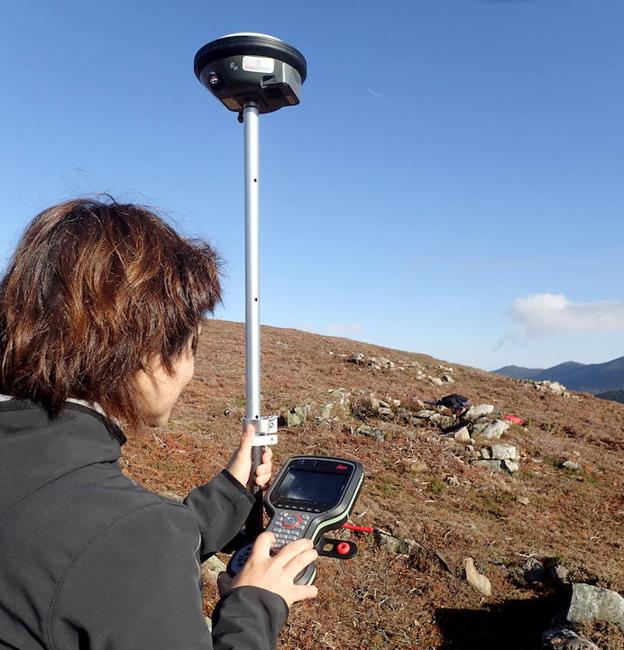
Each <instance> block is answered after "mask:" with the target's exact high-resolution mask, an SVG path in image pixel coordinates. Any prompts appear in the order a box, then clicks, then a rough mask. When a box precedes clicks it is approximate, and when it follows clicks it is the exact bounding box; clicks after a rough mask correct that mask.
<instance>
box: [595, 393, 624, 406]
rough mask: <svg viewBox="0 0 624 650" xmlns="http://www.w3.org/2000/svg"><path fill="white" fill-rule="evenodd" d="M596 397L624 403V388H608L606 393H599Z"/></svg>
mask: <svg viewBox="0 0 624 650" xmlns="http://www.w3.org/2000/svg"><path fill="white" fill-rule="evenodd" d="M596 397H600V399H608V400H611V401H612V402H620V403H621V404H624V390H608V391H607V392H606V393H597V394H596Z"/></svg>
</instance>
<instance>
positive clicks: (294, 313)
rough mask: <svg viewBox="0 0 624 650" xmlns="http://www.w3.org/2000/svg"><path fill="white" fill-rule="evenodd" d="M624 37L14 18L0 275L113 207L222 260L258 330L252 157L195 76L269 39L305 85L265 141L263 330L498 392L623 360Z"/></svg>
mask: <svg viewBox="0 0 624 650" xmlns="http://www.w3.org/2000/svg"><path fill="white" fill-rule="evenodd" d="M623 24H624V4H623V3H622V2H621V0H600V2H588V1H587V0H515V1H514V0H507V1H503V0H498V1H497V0H445V1H444V2H441V1H440V0H414V1H413V2H405V1H404V0H401V1H399V0H390V1H386V2H384V3H379V2H372V1H369V0H365V1H359V2H335V1H329V0H317V1H316V2H302V1H293V0H290V1H288V2H285V1H278V2H264V3H258V2H247V1H246V0H241V1H239V2H235V3H229V2H219V3H216V2H206V1H200V0H185V1H184V2H171V1H170V2H164V1H154V0H152V1H151V2H149V3H147V2H138V1H136V0H135V1H128V0H124V1H123V2H122V1H119V0H107V1H104V0H100V1H98V2H96V1H90V2H85V1H84V0H80V1H79V0H72V1H69V0H56V1H55V2H49V0H29V2H22V1H19V0H8V1H7V2H4V3H3V11H2V16H0V54H1V56H0V74H1V78H2V89H3V97H2V101H1V102H0V143H1V146H0V161H1V165H0V170H1V176H0V188H1V191H0V261H1V262H2V263H3V264H4V263H6V261H7V260H8V258H9V256H10V254H11V251H12V249H13V248H14V246H15V244H16V242H17V239H18V237H19V234H20V232H21V231H22V229H23V228H24V226H25V224H26V223H27V222H28V220H29V219H30V218H32V217H33V216H34V215H35V214H36V213H37V212H38V211H39V210H41V209H43V208H45V207H47V206H48V205H50V204H52V203H54V202H57V201H60V200H62V199H65V198H68V197H71V196H76V195H82V194H89V193H93V192H110V193H112V194H113V195H115V196H116V197H118V198H120V199H123V200H128V201H137V202H141V203H144V204H148V205H152V206H158V207H159V208H161V209H162V210H164V211H165V212H167V213H168V214H169V215H170V217H171V219H172V220H173V221H174V223H175V224H177V226H178V227H179V228H180V229H181V230H182V231H183V232H185V233H187V234H192V235H199V236H203V237H207V238H209V239H210V240H211V241H213V242H214V243H215V244H216V245H217V247H218V248H219V249H220V251H221V253H222V254H223V256H224V257H225V259H226V260H227V267H226V274H227V277H226V280H225V305H224V307H223V308H220V309H219V310H218V312H217V314H216V315H217V316H218V317H220V318H226V319H229V320H239V321H240V320H243V319H244V303H243V301H244V284H243V282H244V253H243V192H242V181H243V176H242V142H243V140H242V138H243V132H242V127H241V126H240V125H239V124H238V123H237V122H236V119H235V116H234V114H233V113H229V112H228V111H226V110H225V109H224V108H222V107H221V106H220V105H219V104H218V103H217V102H216V100H214V99H213V98H212V97H211V96H210V95H209V94H208V92H207V91H206V90H204V89H203V88H202V86H201V85H200V84H199V83H198V82H197V80H196V79H195V77H194V75H193V56H194V54H195V51H196V50H197V49H198V48H199V47H200V46H201V45H203V44H204V43H205V42H207V41H210V40H212V39H214V38H216V37H218V36H221V35H223V34H227V33H231V32H237V31H257V32H266V33H270V34H274V35H276V36H278V37H280V38H283V39H284V40H286V41H288V42H290V43H292V44H293V45H295V46H296V47H298V48H299V49H300V50H301V51H302V52H303V53H304V54H305V55H306V58H307V60H308V68H309V77H308V81H307V82H306V83H305V85H304V87H303V97H302V103H301V105H300V106H298V107H296V108H289V109H284V110H282V111H280V112H278V113H275V114H273V115H268V116H266V117H263V118H262V119H261V125H260V127H261V200H262V207H261V215H262V216H261V319H262V322H263V323H266V324H270V325H276V326H282V327H297V328H302V329H309V330H311V331H315V332H319V333H322V334H334V335H341V336H348V337H350V338H354V339H358V340H363V341H369V342H373V343H379V344H382V345H387V346H391V347H396V348H400V349H403V350H411V351H417V352H425V353H428V354H431V355H434V356H436V357H440V358H442V359H446V360H449V361H451V362H458V363H466V364H469V365H474V366H478V367H482V368H487V369H492V368H495V367H498V366H502V365H505V364H509V363H515V364H518V365H526V366H533V367H545V366H549V365H553V364H555V363H559V362H562V361H566V360H570V359H574V360H577V361H582V362H599V361H605V360H607V359H610V358H614V357H617V356H621V355H622V354H624V295H623V291H622V287H623V286H624V284H623V282H622V277H621V276H622V269H623V263H622V257H623V253H624V221H623V219H622V211H623V205H624V182H623V181H622V176H623V172H624V129H623V128H622V115H624V88H623V84H622V64H623V62H624V40H623V39H622V37H621V33H622V25H623ZM353 347H354V350H356V349H357V344H356V343H354V345H353Z"/></svg>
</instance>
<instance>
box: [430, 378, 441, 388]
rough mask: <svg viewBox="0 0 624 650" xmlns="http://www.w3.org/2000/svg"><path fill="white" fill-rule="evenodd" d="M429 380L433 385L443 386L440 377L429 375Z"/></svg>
mask: <svg viewBox="0 0 624 650" xmlns="http://www.w3.org/2000/svg"><path fill="white" fill-rule="evenodd" d="M429 381H430V382H431V383H432V384H433V385H434V386H444V382H443V381H442V379H440V377H429Z"/></svg>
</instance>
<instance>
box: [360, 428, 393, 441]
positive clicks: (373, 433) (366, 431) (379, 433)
mask: <svg viewBox="0 0 624 650" xmlns="http://www.w3.org/2000/svg"><path fill="white" fill-rule="evenodd" d="M355 433H359V434H360V435H362V436H368V437H369V438H373V439H374V440H380V441H381V440H385V439H386V434H385V433H384V432H383V430H382V429H377V428H375V427H369V426H367V425H364V424H363V425H361V426H359V427H358V428H357V429H356V430H355Z"/></svg>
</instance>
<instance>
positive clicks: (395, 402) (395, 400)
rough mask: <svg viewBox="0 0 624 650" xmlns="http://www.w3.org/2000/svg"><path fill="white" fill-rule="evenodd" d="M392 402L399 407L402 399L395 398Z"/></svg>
mask: <svg viewBox="0 0 624 650" xmlns="http://www.w3.org/2000/svg"><path fill="white" fill-rule="evenodd" d="M392 404H393V405H394V406H395V407H397V408H398V407H399V406H401V400H400V399H393V400H392Z"/></svg>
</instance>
